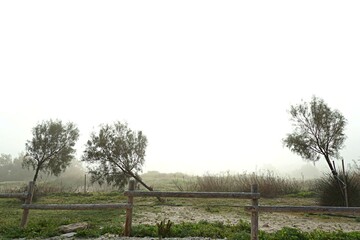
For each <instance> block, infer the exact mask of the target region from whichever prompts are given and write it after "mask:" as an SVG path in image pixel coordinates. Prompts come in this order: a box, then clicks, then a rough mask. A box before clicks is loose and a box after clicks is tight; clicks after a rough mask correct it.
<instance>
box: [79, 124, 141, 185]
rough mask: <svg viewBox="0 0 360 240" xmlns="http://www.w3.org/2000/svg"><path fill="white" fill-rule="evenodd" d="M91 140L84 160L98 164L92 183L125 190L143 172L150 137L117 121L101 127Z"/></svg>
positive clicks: (93, 173) (93, 172) (92, 135)
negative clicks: (132, 178)
mask: <svg viewBox="0 0 360 240" xmlns="http://www.w3.org/2000/svg"><path fill="white" fill-rule="evenodd" d="M90 138H91V139H90V140H89V141H88V142H87V144H86V149H85V151H84V155H83V157H82V161H86V162H88V163H91V164H93V165H95V167H94V168H92V169H91V170H90V173H91V174H92V182H98V183H100V184H102V183H105V182H106V183H108V184H114V185H115V186H118V187H119V188H123V187H124V186H125V184H126V183H127V182H128V179H129V177H134V176H136V174H137V173H138V172H140V171H141V170H142V165H143V164H144V161H145V149H146V146H147V138H146V136H145V135H143V133H142V132H141V131H139V132H135V131H132V130H131V129H130V128H129V127H128V125H127V124H122V123H120V122H115V123H114V124H113V125H102V126H101V128H100V130H99V132H98V133H92V134H91V136H90Z"/></svg>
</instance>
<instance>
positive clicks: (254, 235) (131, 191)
mask: <svg viewBox="0 0 360 240" xmlns="http://www.w3.org/2000/svg"><path fill="white" fill-rule="evenodd" d="M33 194H34V182H29V187H28V192H25V193H0V198H24V199H25V204H23V205H22V207H21V208H22V209H23V216H22V219H21V224H20V226H21V227H23V228H24V227H26V225H27V222H28V215H29V210H30V209H37V210H96V209H100V210H101V209H126V219H125V227H124V235H125V236H127V237H129V236H130V235H131V226H132V211H133V207H134V202H133V201H134V197H157V198H166V197H174V198H242V199H250V200H251V205H250V206H245V207H244V208H245V210H246V211H249V212H251V240H258V239H259V237H258V232H259V229H258V224H259V219H258V218H259V213H260V212H302V213H323V214H324V213H325V214H332V213H344V214H352V215H358V214H360V208H359V207H322V206H259V202H258V201H259V199H260V193H259V192H258V188H257V185H256V184H253V185H252V186H251V192H159V191H151V192H142V191H135V181H134V180H131V181H130V182H129V187H128V191H125V192H124V195H125V196H127V197H128V201H127V203H114V204H32V198H33Z"/></svg>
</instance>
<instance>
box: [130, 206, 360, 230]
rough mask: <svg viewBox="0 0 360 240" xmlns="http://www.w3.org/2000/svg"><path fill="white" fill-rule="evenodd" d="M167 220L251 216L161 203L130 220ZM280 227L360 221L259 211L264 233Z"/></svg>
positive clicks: (347, 225) (345, 226)
mask: <svg viewBox="0 0 360 240" xmlns="http://www.w3.org/2000/svg"><path fill="white" fill-rule="evenodd" d="M164 218H165V219H170V220H171V221H172V222H174V223H181V222H199V221H201V220H206V221H209V222H216V221H220V222H223V223H224V224H236V223H238V222H239V219H241V220H243V221H247V222H250V218H251V217H250V215H249V216H244V214H243V213H239V212H236V211H233V212H226V213H223V212H216V213H211V212H206V211H202V210H197V209H194V208H193V207H169V206H163V207H162V208H161V210H160V211H159V212H157V213H153V212H152V213H150V212H144V213H141V214H139V216H138V217H135V218H134V219H133V224H154V223H155V222H159V221H161V220H163V219H164ZM283 227H294V228H298V229H301V230H303V231H313V230H315V229H321V230H324V231H336V230H342V231H346V232H349V231H360V222H356V221H355V219H354V218H347V217H333V216H331V217H329V216H326V215H325V216H319V215H309V214H304V213H303V214H291V213H260V216H259V229H260V230H263V231H266V232H274V231H277V230H279V229H281V228H283Z"/></svg>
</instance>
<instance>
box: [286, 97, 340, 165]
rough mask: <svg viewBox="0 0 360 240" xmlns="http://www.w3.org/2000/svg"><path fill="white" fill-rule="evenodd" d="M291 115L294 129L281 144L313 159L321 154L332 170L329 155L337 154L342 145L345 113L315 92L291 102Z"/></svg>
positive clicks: (308, 158) (306, 157)
mask: <svg viewBox="0 0 360 240" xmlns="http://www.w3.org/2000/svg"><path fill="white" fill-rule="evenodd" d="M290 115H291V121H292V123H293V126H294V131H293V133H291V134H288V135H287V137H286V138H285V139H283V143H284V145H285V146H286V147H288V148H289V149H290V150H291V151H292V152H294V153H296V154H298V155H300V156H301V157H303V158H304V159H306V160H309V161H313V162H316V161H318V160H319V159H320V157H321V156H324V157H325V159H326V161H327V163H328V165H329V167H330V169H331V170H332V171H334V169H333V166H332V164H331V161H330V157H332V158H336V159H337V158H339V150H340V149H341V148H342V147H343V144H344V141H345V138H346V136H345V134H344V129H345V125H346V119H345V118H344V116H343V115H342V114H341V113H340V112H339V111H337V110H331V109H330V108H329V107H328V106H327V104H326V103H325V102H324V100H322V99H319V98H316V97H315V96H314V97H313V98H312V100H311V101H310V102H302V103H301V104H298V105H295V106H291V108H290Z"/></svg>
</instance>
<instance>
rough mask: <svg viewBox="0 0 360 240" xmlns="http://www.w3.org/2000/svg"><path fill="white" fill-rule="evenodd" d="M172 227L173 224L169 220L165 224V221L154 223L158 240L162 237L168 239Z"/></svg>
mask: <svg viewBox="0 0 360 240" xmlns="http://www.w3.org/2000/svg"><path fill="white" fill-rule="evenodd" d="M172 225H173V223H172V222H171V221H170V220H168V221H167V222H165V219H164V220H162V221H161V222H160V223H156V226H157V232H158V237H159V238H160V239H162V238H163V237H169V236H170V234H171V227H172Z"/></svg>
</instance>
